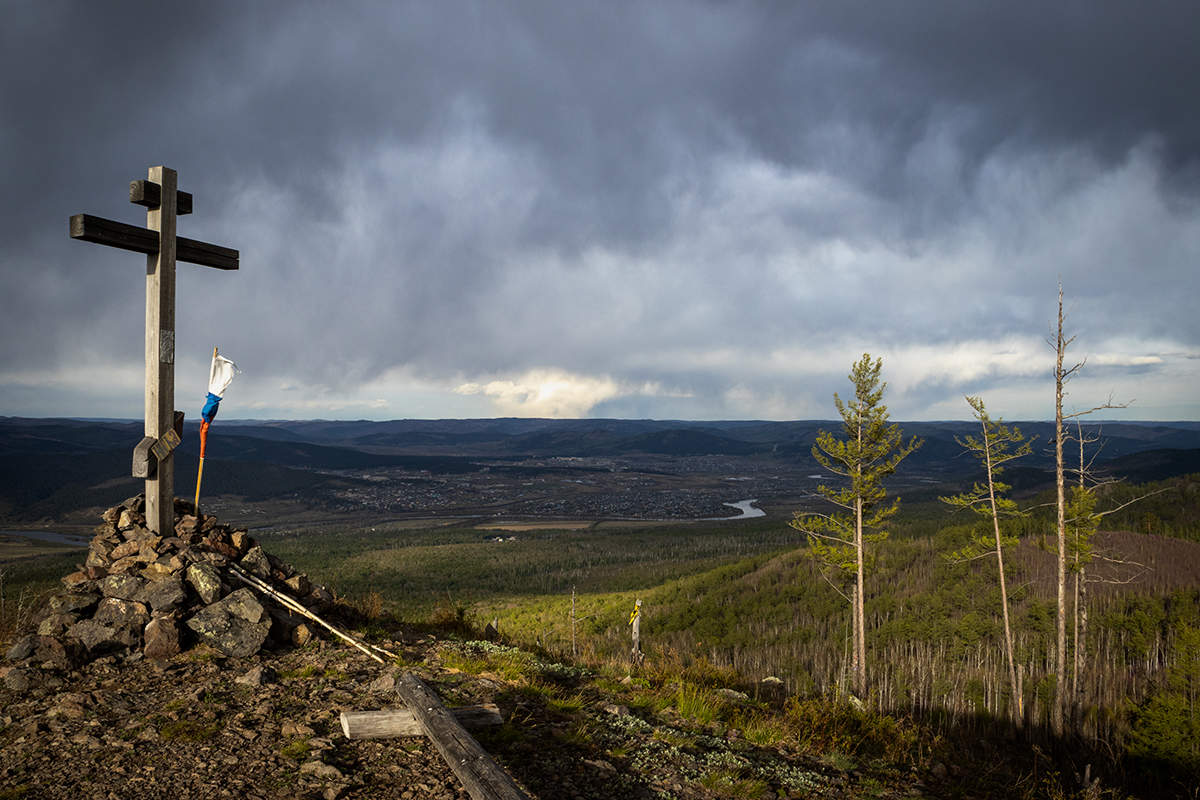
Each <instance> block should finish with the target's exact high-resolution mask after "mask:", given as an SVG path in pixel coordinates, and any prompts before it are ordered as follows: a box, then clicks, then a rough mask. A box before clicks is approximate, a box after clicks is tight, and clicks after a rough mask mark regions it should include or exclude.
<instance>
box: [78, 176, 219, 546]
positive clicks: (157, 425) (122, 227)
mask: <svg viewBox="0 0 1200 800" xmlns="http://www.w3.org/2000/svg"><path fill="white" fill-rule="evenodd" d="M177 184H178V178H177V175H176V173H175V170H173V169H169V168H167V167H150V174H149V176H148V180H144V181H132V182H131V183H130V184H129V202H131V203H136V204H138V205H140V206H145V207H146V227H145V228H139V227H137V226H136V225H126V224H125V223H123V222H114V221H113V220H109V219H102V218H101V217H93V216H92V215H90V214H76V215H75V216H73V217H71V238H72V239H79V240H81V241H84V242H96V243H97V244H106V245H108V246H110V247H119V248H121V249H123V250H133V251H134V252H138V253H145V254H146V395H145V397H146V427H145V438H143V439H142V441H141V442H140V443H139V444H138V445H137V447H135V448H134V451H133V477H135V478H145V479H146V527H148V528H149V529H150V530H152V531H154V532H155V533H157V534H159V535H161V536H169V535H171V532H172V531H173V530H174V525H175V519H174V516H175V473H174V467H175V463H174V462H175V459H174V457H173V452H172V451H173V450H174V449H175V447H176V445H178V444H179V437H180V434H181V433H182V430H183V414H181V413H180V412H178V411H175V262H176V261H177V260H178V261H186V262H188V263H190V264H199V265H201V266H204V267H215V268H216V269H237V268H238V251H237V250H231V249H229V248H228V247H220V246H218V245H215V244H208V243H206V242H197V241H195V240H193V239H184V238H182V237H177V236H176V235H175V217H176V216H177V215H179V214H190V213H192V196H191V195H190V194H188V193H187V192H181V191H179V190H178V187H177Z"/></svg>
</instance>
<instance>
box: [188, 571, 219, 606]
mask: <svg viewBox="0 0 1200 800" xmlns="http://www.w3.org/2000/svg"><path fill="white" fill-rule="evenodd" d="M187 581H188V583H190V584H191V585H192V588H193V589H195V590H196V594H198V595H199V596H200V600H201V601H202V602H203V603H205V604H206V605H207V604H209V603H213V602H215V601H216V600H217V598H219V597H220V596H221V573H220V572H219V571H218V570H217V568H216V567H214V566H213V565H212V564H192V565H191V566H190V567H188V568H187Z"/></svg>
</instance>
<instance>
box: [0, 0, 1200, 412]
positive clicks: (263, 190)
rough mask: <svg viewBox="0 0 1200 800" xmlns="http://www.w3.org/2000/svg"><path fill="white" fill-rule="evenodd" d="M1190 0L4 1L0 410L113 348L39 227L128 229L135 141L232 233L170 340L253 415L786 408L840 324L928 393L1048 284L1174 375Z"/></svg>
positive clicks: (116, 257) (133, 314)
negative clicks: (521, 400) (227, 270)
mask: <svg viewBox="0 0 1200 800" xmlns="http://www.w3.org/2000/svg"><path fill="white" fill-rule="evenodd" d="M1198 15H1200V12H1198V11H1196V10H1195V9H1193V8H1192V7H1191V6H1188V5H1186V4H1176V3H1163V4H1153V3H1152V4H1139V5H1138V6H1136V7H1133V6H1129V7H1126V6H1123V5H1119V4H1074V3H1070V4H1058V5H1053V6H1046V5H1045V4H1034V3H1004V4H990V5H988V6H986V7H980V6H977V5H963V4H945V3H933V2H928V3H921V2H917V3H906V4H902V5H897V4H882V5H881V4H877V3H872V4H856V3H842V2H839V3H834V2H830V3H806V4H771V3H762V4H723V3H704V2H664V3H653V4H644V3H596V4H586V5H581V4H561V3H549V2H547V3H517V4H510V5H502V4H489V3H452V2H451V3H438V4H419V3H405V4H398V3H360V4H343V5H337V6H334V5H327V4H316V3H311V4H307V3H305V4H281V3H261V4H239V3H232V2H215V3H206V4H170V5H165V4H164V5H159V6H154V7H151V8H141V7H135V6H116V7H111V6H101V5H98V4H90V3H83V2H79V3H56V2H39V3H19V4H16V5H15V7H14V8H13V10H12V11H11V13H10V14H9V15H8V17H9V18H10V19H9V23H8V24H6V26H5V27H4V29H3V30H2V31H0V69H2V70H3V77H2V78H0V107H3V108H4V109H5V111H6V113H5V114H4V115H3V118H2V119H0V144H2V145H3V152H4V153H5V154H6V155H5V157H4V158H3V159H2V160H0V174H2V175H3V177H4V181H5V185H6V186H8V187H10V191H9V193H8V197H7V200H6V202H5V213H4V214H3V215H0V236H2V237H3V242H4V244H3V245H2V246H0V269H2V270H3V275H4V280H5V285H6V288H7V294H8V295H9V299H10V303H11V306H12V308H13V309H14V310H13V312H12V313H9V314H7V315H4V317H3V318H0V334H2V335H3V344H0V404H3V405H9V406H13V407H17V408H18V410H19V411H20V412H21V413H30V408H29V406H30V404H31V403H35V404H36V401H35V400H33V399H31V398H37V397H39V396H41V397H44V398H56V399H55V400H54V401H53V403H51V405H53V406H54V407H55V408H59V407H61V408H63V409H67V408H70V409H74V410H73V411H71V413H85V409H82V408H78V409H76V408H75V406H78V405H80V404H83V403H84V402H85V401H86V398H87V397H88V396H89V392H92V393H94V392H95V391H98V390H88V389H86V388H83V387H81V385H80V384H81V382H84V381H83V378H82V377H81V376H83V375H85V374H86V369H85V365H87V364H95V363H100V362H105V361H112V360H114V359H121V358H123V357H124V354H129V355H130V356H132V357H133V358H134V359H136V356H137V354H138V353H140V348H141V345H140V341H141V323H140V313H141V301H140V297H139V294H138V292H139V291H140V289H139V273H140V265H139V259H138V258H137V257H135V256H131V255H129V254H124V253H118V252H102V249H101V248H98V247H96V246H92V245H82V244H79V243H75V242H70V241H68V240H67V239H66V235H65V230H64V229H65V225H66V222H65V220H66V217H67V216H68V215H70V214H72V213H76V212H79V211H87V212H89V213H96V214H100V215H103V216H109V217H113V218H117V219H123V220H127V221H134V220H138V219H140V214H139V213H138V212H139V211H140V209H137V208H135V207H131V206H129V205H128V204H127V203H126V202H125V198H124V194H123V187H124V185H125V184H126V182H127V181H129V180H131V179H133V178H135V177H141V176H142V175H143V174H144V171H145V168H146V166H147V165H149V164H156V163H166V164H168V165H170V166H172V167H174V168H176V169H178V170H179V173H180V180H181V186H182V188H185V189H187V190H189V191H191V192H193V194H194V195H195V197H196V212H195V214H194V215H193V216H192V217H189V218H185V219H183V220H181V224H180V230H181V232H182V233H183V234H184V235H188V236H193V237H195V238H202V239H209V240H212V241H216V242H219V243H227V244H230V245H232V246H236V247H238V248H240V249H241V251H242V262H243V265H244V266H243V270H242V271H241V273H239V274H236V275H221V274H216V273H214V272H212V271H208V270H202V269H199V268H194V267H190V266H186V265H181V267H180V307H179V322H178V327H179V339H180V342H181V348H182V347H190V348H191V350H189V351H188V352H194V353H196V354H203V353H204V352H206V351H207V348H208V347H210V346H211V345H210V344H209V343H208V341H207V340H208V339H209V338H212V336H213V334H211V333H210V332H209V329H210V328H211V327H212V326H213V325H214V324H216V325H219V326H220V328H221V330H222V333H221V335H220V338H221V343H222V346H223V349H225V350H227V351H228V352H230V353H233V354H235V355H237V356H238V358H239V360H240V361H241V362H242V363H243V365H244V366H245V367H246V369H247V376H246V378H244V379H243V381H244V382H243V384H242V386H243V388H242V391H243V392H244V393H245V397H246V398H247V400H250V399H251V398H253V401H254V403H255V404H256V405H255V408H257V409H259V411H257V412H255V413H278V414H281V415H282V414H296V415H298V414H305V408H311V409H313V410H312V413H311V414H306V415H313V416H316V415H318V414H319V413H323V415H325V416H331V415H337V414H342V413H359V414H365V413H371V414H373V415H375V414H377V415H382V416H405V415H418V416H428V415H431V413H430V412H429V411H428V410H427V409H428V408H430V407H436V406H437V405H438V403H442V404H443V405H444V407H445V408H446V409H448V410H449V412H461V413H475V412H478V413H490V412H492V411H495V410H496V406H495V404H496V403H503V402H510V401H509V400H506V399H504V398H511V397H516V396H524V395H521V394H520V392H521V391H522V390H521V387H523V386H524V385H525V384H524V383H523V381H531V380H532V381H541V382H542V384H543V385H549V384H548V383H546V382H547V381H550V380H551V379H550V378H549V377H547V376H549V375H551V374H558V375H560V376H565V378H564V380H565V381H566V382H567V383H570V382H571V381H575V383H574V384H571V385H572V386H574V387H575V389H572V390H571V391H575V390H576V389H577V390H578V392H577V395H578V398H579V399H578V400H576V401H573V405H571V406H570V407H571V408H572V409H575V410H577V411H579V412H580V413H588V412H591V413H621V414H625V413H629V414H637V415H649V416H654V415H657V416H791V415H794V416H813V415H814V414H815V413H817V411H816V410H815V409H817V408H821V407H824V406H827V405H828V397H829V395H830V394H831V393H832V391H833V390H834V389H835V388H837V386H836V384H837V382H839V381H842V380H843V378H844V375H843V373H844V372H845V366H844V364H843V361H844V362H845V363H846V364H848V363H849V361H848V359H849V358H852V357H853V356H854V354H855V353H859V352H861V351H863V350H872V351H878V352H883V353H886V354H887V358H888V359H889V361H894V362H895V363H896V367H897V372H898V373H899V375H901V376H902V379H901V380H899V381H895V382H894V387H895V390H896V391H897V392H903V393H905V394H904V396H905V397H906V398H907V399H906V401H905V402H906V403H908V406H907V408H908V413H909V414H911V415H914V416H919V415H926V414H935V410H934V409H935V406H936V405H937V404H938V403H942V402H946V401H947V400H948V399H949V400H954V399H955V398H956V396H957V394H959V393H961V391H962V390H967V389H969V390H971V391H978V390H981V389H982V388H987V387H989V386H993V385H999V384H1000V383H1002V382H1003V381H1004V380H1006V379H1009V380H1012V381H1013V382H1014V383H1015V382H1017V377H1021V379H1022V380H1024V377H1023V376H1025V375H1026V374H1030V375H1034V374H1038V373H1037V370H1036V369H1034V370H1032V371H1030V370H1029V369H1028V368H1027V367H1026V366H1025V365H1026V364H1027V363H1028V362H1029V361H1030V360H1031V359H1034V360H1036V358H1037V357H1038V353H1039V352H1040V351H1039V350H1038V347H1039V346H1040V338H1041V337H1042V336H1043V335H1044V333H1045V331H1046V326H1047V324H1048V322H1049V320H1050V319H1051V317H1052V314H1053V292H1054V289H1055V282H1056V280H1057V278H1058V277H1060V276H1061V277H1062V279H1063V280H1064V282H1065V283H1066V284H1067V287H1068V297H1069V299H1070V301H1071V302H1072V303H1073V306H1072V309H1073V315H1074V316H1073V317H1072V322H1073V323H1074V324H1076V325H1078V327H1079V332H1080V333H1081V344H1082V343H1085V342H1086V343H1088V345H1089V347H1094V348H1097V349H1099V350H1101V351H1103V352H1104V353H1106V354H1108V357H1109V358H1110V360H1114V361H1120V359H1121V358H1130V359H1132V358H1138V357H1140V358H1147V357H1150V356H1154V355H1155V354H1159V353H1183V354H1185V355H1184V356H1178V357H1176V356H1171V357H1169V358H1166V357H1164V358H1166V360H1165V361H1164V362H1163V363H1164V365H1165V366H1163V367H1162V368H1161V369H1160V370H1158V371H1160V372H1162V374H1163V378H1162V380H1163V382H1164V386H1169V387H1171V388H1170V389H1164V393H1165V394H1170V396H1171V397H1182V396H1184V395H1185V394H1187V392H1186V389H1187V388H1188V386H1189V382H1191V386H1192V387H1194V386H1195V375H1194V373H1190V372H1188V371H1187V370H1186V369H1184V368H1183V367H1181V366H1179V365H1182V364H1186V363H1187V361H1188V358H1187V355H1188V354H1191V353H1192V351H1193V350H1195V349H1197V343H1198V340H1200V322H1197V319H1200V318H1198V317H1197V315H1195V314H1194V313H1192V310H1191V304H1192V298H1193V297H1194V296H1195V295H1196V289H1197V288H1198V287H1197V280H1196V278H1195V263H1196V257H1197V256H1198V255H1200V222H1198V221H1197V220H1198V218H1200V215H1198V214H1197V203H1198V197H1200V193H1198V191H1197V187H1198V186H1200V183H1198V182H1197V177H1198V176H1200V173H1198V171H1197V169H1198V168H1197V164H1198V163H1200V111H1198V110H1197V108H1196V105H1195V104H1194V103H1193V102H1191V101H1190V98H1191V97H1192V96H1193V95H1194V92H1195V88H1196V87H1195V82H1196V76H1197V75H1200V63H1197V62H1200V47H1197V46H1196V45H1197V44H1198V42H1197V41H1196V40H1197V37H1198V36H1200V24H1197V23H1198V22H1200V20H1198V19H1196V17H1197V16H1198ZM201 298H203V301H201ZM35 334H36V335H35ZM988 342H995V343H1000V344H999V345H997V347H996V348H993V349H1002V348H1003V347H1009V348H1010V349H1013V350H1014V351H1020V352H1021V353H1022V354H1023V355H1022V357H1021V358H1016V359H1013V358H1008V357H1006V356H1003V355H994V354H990V351H988V348H987V347H986V346H985V344H986V343H988ZM947 353H957V354H958V355H957V356H956V357H953V358H951V357H948V356H946V355H945V354H947ZM1043 355H1044V354H1043ZM181 357H183V356H181ZM189 358H192V360H195V361H201V360H202V356H201V355H196V356H194V357H191V356H189ZM972 360H976V361H980V360H982V361H983V362H985V364H986V366H985V368H982V369H978V368H976V367H975V366H973V365H972V364H971V361H972ZM135 366H136V365H135ZM1143 366H1144V363H1143ZM180 368H181V371H182V370H183V369H184V364H182V363H181V367H180ZM1102 372H1104V373H1105V374H1106V375H1107V374H1111V372H1112V371H1111V370H1104V371H1102ZM1150 374H1157V373H1156V371H1155V370H1150ZM531 376H532V377H531ZM1031 380H1033V379H1032V378H1031ZM490 382H495V385H494V386H492V388H491V389H490V390H487V389H486V388H485V387H487V386H488V385H489V383H490ZM973 382H974V383H973ZM184 383H185V380H184V379H183V378H181V391H182V390H183V389H182V387H183V385H184ZM300 386H305V387H313V386H315V387H317V388H316V389H311V388H310V389H309V390H308V391H309V394H308V395H306V396H307V397H309V398H310V402H311V403H312V405H311V406H309V407H304V408H302V407H299V406H296V405H295V404H294V403H293V404H291V405H289V403H291V402H292V401H291V400H289V399H288V398H291V397H295V396H298V395H299V394H302V393H301V392H298V391H296V390H294V389H293V388H291V387H300ZM464 386H466V387H468V389H469V388H472V387H473V388H475V389H477V390H478V391H476V392H475V393H473V394H472V393H471V392H470V391H468V390H467V389H464V390H463V391H462V392H460V393H458V394H455V393H454V390H455V389H456V388H462V387H464ZM414 387H415V388H414ZM505 387H508V388H505ZM512 387H516V388H512ZM563 391H567V390H565V389H564V390H563ZM1030 391H1032V390H1030ZM489 392H490V393H489ZM422 393H423V394H422ZM418 394H420V395H421V397H423V398H425V399H423V400H419V399H418V398H417V395H418ZM1193 394H1194V392H1193ZM376 395H378V396H376ZM943 395H947V396H948V398H947V397H946V396H943ZM129 396H130V392H129V390H128V387H125V388H123V389H113V390H112V392H111V398H110V399H109V400H106V401H105V402H110V403H111V404H117V405H119V404H120V403H126V402H127V400H120V399H119V398H128V397H129ZM133 397H134V400H135V401H136V398H137V394H136V393H134V394H133ZM1014 397H1015V396H1014ZM311 398H317V399H316V400H311ZM589 398H590V401H589ZM375 401H378V402H379V403H381V405H377V406H375V408H376V409H379V410H378V411H370V410H364V409H366V408H367V406H366V405H364V404H368V403H370V402H375ZM47 402H50V401H49V400H47ZM1013 402H1025V403H1027V404H1028V403H1032V402H1033V401H1032V400H1028V399H1025V400H1018V399H1014V400H1013ZM1170 402H1171V403H1174V405H1169V404H1164V406H1163V407H1164V408H1167V407H1170V408H1177V409H1185V408H1192V410H1191V411H1175V412H1166V411H1164V412H1163V413H1168V414H1175V415H1178V414H1180V413H1183V414H1188V415H1194V414H1195V409H1194V407H1193V406H1188V405H1187V404H1186V403H1184V401H1182V400H1180V401H1179V402H1176V401H1174V400H1172V401H1170ZM1193 402H1194V401H1193ZM55 403H56V404H57V405H54V404H55ZM321 403H324V404H325V405H321ZM489 403H490V404H491V405H489ZM1164 403H1166V401H1164ZM809 404H815V405H813V406H811V407H810V405H809ZM789 405H791V406H792V407H794V408H795V411H794V412H791V411H789ZM533 408H534V407H533V406H528V407H527V409H533ZM1029 408H1030V409H1031V410H1030V411H1028V412H1026V413H1027V414H1033V413H1040V412H1038V411H1037V408H1040V406H1038V407H1037V408H1035V407H1034V406H1029ZM500 410H516V411H520V410H522V408H521V407H519V406H515V407H513V408H509V407H507V406H505V407H503V408H501V409H500ZM449 412H448V413H449ZM135 413H136V407H135ZM935 415H936V414H935ZM1008 416H1012V414H1008Z"/></svg>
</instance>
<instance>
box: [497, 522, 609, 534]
mask: <svg viewBox="0 0 1200 800" xmlns="http://www.w3.org/2000/svg"><path fill="white" fill-rule="evenodd" d="M595 524H596V523H594V522H591V521H584V522H581V521H579V520H574V521H571V522H566V521H564V522H489V523H487V524H486V525H476V526H475V530H477V531H515V532H518V533H519V532H521V531H581V530H586V529H588V528H591V527H593V526H594V525H595Z"/></svg>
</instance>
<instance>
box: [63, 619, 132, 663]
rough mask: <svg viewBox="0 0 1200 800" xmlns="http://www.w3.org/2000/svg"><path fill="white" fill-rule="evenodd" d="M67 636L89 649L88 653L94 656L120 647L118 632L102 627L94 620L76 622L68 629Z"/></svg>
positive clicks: (105, 626)
mask: <svg viewBox="0 0 1200 800" xmlns="http://www.w3.org/2000/svg"><path fill="white" fill-rule="evenodd" d="M67 636H68V637H70V638H71V639H74V640H75V641H77V642H79V643H80V644H81V645H83V646H84V647H86V648H87V650H88V653H91V654H94V653H98V652H103V651H105V650H111V649H115V648H117V647H119V646H120V642H118V641H117V632H116V631H115V630H113V629H112V628H110V627H108V626H107V625H101V624H100V623H99V622H96V621H95V620H94V619H84V620H80V621H79V622H76V623H75V624H74V625H72V626H71V627H70V628H68V629H67Z"/></svg>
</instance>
